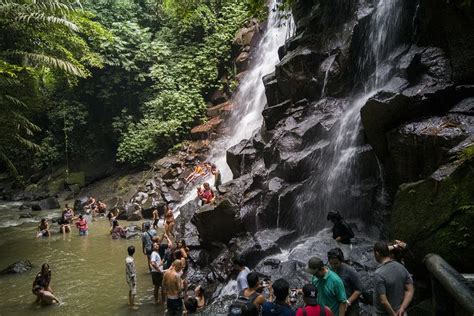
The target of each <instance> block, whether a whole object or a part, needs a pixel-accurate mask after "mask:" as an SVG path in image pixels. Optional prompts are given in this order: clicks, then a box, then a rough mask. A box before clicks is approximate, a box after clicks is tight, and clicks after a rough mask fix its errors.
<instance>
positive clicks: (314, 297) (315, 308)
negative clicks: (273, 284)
mask: <svg viewBox="0 0 474 316" xmlns="http://www.w3.org/2000/svg"><path fill="white" fill-rule="evenodd" d="M303 301H304V306H303V307H300V308H298V310H297V311H296V316H321V315H326V316H333V315H334V314H333V312H332V311H331V309H330V308H329V307H327V306H321V305H319V304H318V290H317V289H316V287H315V286H314V285H313V284H306V285H305V286H303Z"/></svg>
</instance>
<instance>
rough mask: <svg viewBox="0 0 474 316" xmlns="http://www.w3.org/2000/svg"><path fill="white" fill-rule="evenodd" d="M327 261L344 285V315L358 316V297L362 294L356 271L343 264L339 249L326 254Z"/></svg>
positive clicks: (342, 254) (341, 253)
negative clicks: (345, 303) (345, 306)
mask: <svg viewBox="0 0 474 316" xmlns="http://www.w3.org/2000/svg"><path fill="white" fill-rule="evenodd" d="M328 261H329V264H330V265H331V268H332V270H333V271H334V272H336V273H337V275H338V276H339V277H340V278H341V280H342V282H343V283H344V288H345V290H346V296H347V305H348V306H347V310H346V315H350V316H355V315H359V297H360V295H361V294H362V283H361V281H360V278H359V275H358V274H357V272H356V270H355V269H354V268H353V267H351V266H350V265H348V264H347V263H345V262H344V253H343V252H342V250H341V248H334V249H331V250H329V252H328Z"/></svg>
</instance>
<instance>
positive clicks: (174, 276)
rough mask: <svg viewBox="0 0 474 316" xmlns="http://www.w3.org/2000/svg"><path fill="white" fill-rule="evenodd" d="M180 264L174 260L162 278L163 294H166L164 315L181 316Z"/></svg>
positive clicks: (181, 287)
mask: <svg viewBox="0 0 474 316" xmlns="http://www.w3.org/2000/svg"><path fill="white" fill-rule="evenodd" d="M181 270H182V262H181V260H175V261H174V262H173V264H172V265H171V268H169V269H168V270H167V271H166V272H165V275H164V277H163V292H165V293H166V307H167V308H168V311H167V313H166V315H168V316H175V315H177V316H178V315H179V316H181V315H183V299H182V298H181V296H180V295H181V291H182V290H183V280H182V279H181Z"/></svg>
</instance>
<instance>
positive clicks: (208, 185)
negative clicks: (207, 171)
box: [202, 182, 211, 190]
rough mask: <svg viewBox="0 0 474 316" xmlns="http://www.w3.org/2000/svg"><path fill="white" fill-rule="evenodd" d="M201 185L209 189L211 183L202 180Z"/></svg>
mask: <svg viewBox="0 0 474 316" xmlns="http://www.w3.org/2000/svg"><path fill="white" fill-rule="evenodd" d="M202 186H203V187H204V189H209V190H210V189H211V185H210V184H209V182H204V184H203V185H202Z"/></svg>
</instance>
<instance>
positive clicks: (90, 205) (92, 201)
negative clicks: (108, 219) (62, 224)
mask: <svg viewBox="0 0 474 316" xmlns="http://www.w3.org/2000/svg"><path fill="white" fill-rule="evenodd" d="M95 202H96V200H95V199H94V197H93V196H89V199H88V200H87V202H86V203H87V204H86V205H85V206H84V210H85V211H86V213H87V214H89V213H90V212H91V211H92V209H93V208H95Z"/></svg>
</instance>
